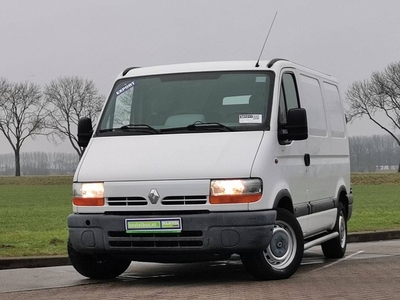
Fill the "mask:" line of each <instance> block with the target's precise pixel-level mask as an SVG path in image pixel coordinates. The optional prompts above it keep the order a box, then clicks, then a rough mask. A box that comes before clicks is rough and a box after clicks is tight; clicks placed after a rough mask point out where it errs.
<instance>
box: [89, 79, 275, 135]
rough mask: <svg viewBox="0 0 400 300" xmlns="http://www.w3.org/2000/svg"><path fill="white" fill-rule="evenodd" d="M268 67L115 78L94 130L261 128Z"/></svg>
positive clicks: (266, 112) (268, 94)
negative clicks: (265, 70)
mask: <svg viewBox="0 0 400 300" xmlns="http://www.w3.org/2000/svg"><path fill="white" fill-rule="evenodd" d="M273 78H274V74H273V73H272V72H206V73H204V72H202V73H187V74H166V75H157V76H146V77H129V78H124V79H121V80H119V81H117V82H116V84H115V86H114V88H113V90H112V92H111V94H110V99H109V100H108V103H107V105H106V108H105V110H104V112H103V115H102V117H101V120H100V124H99V126H98V130H97V135H125V134H160V133H181V132H204V131H237V130H265V129H268V128H269V116H270V107H271V99H272V92H273V91H272V90H273Z"/></svg>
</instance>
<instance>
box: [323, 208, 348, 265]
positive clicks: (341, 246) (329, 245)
mask: <svg viewBox="0 0 400 300" xmlns="http://www.w3.org/2000/svg"><path fill="white" fill-rule="evenodd" d="M333 230H334V231H337V232H338V233H339V236H338V237H336V238H334V239H333V240H330V241H327V242H325V243H323V244H321V248H322V252H323V253H324V255H325V257H326V258H342V257H343V256H344V254H345V253H346V248H347V220H346V211H345V209H344V206H343V203H341V202H340V203H339V206H338V214H337V218H336V224H335V227H334V229H333Z"/></svg>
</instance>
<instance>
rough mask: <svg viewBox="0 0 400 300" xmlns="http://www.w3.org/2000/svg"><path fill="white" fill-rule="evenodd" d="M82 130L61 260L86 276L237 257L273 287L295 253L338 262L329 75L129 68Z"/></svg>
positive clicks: (290, 270)
mask: <svg viewBox="0 0 400 300" xmlns="http://www.w3.org/2000/svg"><path fill="white" fill-rule="evenodd" d="M78 127H79V128H78V137H79V142H80V145H81V146H82V147H86V150H85V153H84V155H83V157H82V159H81V161H80V163H79V166H78V168H77V170H76V173H75V176H74V183H73V214H71V215H70V216H69V218H68V226H69V242H68V253H69V257H70V260H71V263H72V265H73V266H74V267H75V269H76V270H77V271H78V272H79V273H81V274H82V275H84V276H87V277H90V278H96V279H104V278H112V277H116V276H118V275H120V274H122V273H123V272H124V271H125V270H126V269H127V268H128V266H129V264H130V263H131V261H132V260H133V261H149V262H196V261H202V260H223V259H228V258H229V257H230V256H231V255H232V254H239V255H240V256H241V259H242V261H243V264H244V266H245V267H246V269H247V270H248V271H249V272H250V273H251V274H252V275H253V276H254V277H256V278H257V279H262V280H263V279H282V278H288V277H290V276H291V275H292V274H294V273H295V272H296V270H297V269H298V267H299V265H300V262H301V260H302V256H303V251H304V249H307V248H310V247H312V246H315V245H321V246H322V250H323V252H324V254H325V256H326V257H328V258H340V257H342V256H343V255H344V254H345V251H346V243H347V240H346V238H347V221H348V220H349V218H350V216H351V214H352V203H353V196H352V193H351V189H350V163H349V147H348V138H347V134H346V128H345V117H344V114H343V109H342V104H341V100H340V93H339V89H338V84H337V82H336V80H335V79H334V78H332V77H330V76H328V75H325V74H322V73H319V72H316V71H313V70H310V69H308V68H305V67H303V66H300V65H298V64H295V63H293V62H290V61H287V60H283V59H274V60H271V61H264V62H261V63H260V64H259V65H258V64H257V65H256V64H255V63H254V62H252V61H244V62H212V63H193V64H180V65H169V66H158V67H147V68H129V69H127V70H125V71H124V72H123V73H121V74H120V75H119V76H118V78H117V80H116V82H115V84H114V87H113V89H112V91H111V93H110V96H109V99H108V101H107V102H106V104H105V106H104V108H103V111H102V113H101V117H100V119H99V122H98V124H97V125H96V126H95V128H94V129H92V122H91V120H90V119H87V118H86V119H85V118H84V119H81V120H80V122H79V126H78Z"/></svg>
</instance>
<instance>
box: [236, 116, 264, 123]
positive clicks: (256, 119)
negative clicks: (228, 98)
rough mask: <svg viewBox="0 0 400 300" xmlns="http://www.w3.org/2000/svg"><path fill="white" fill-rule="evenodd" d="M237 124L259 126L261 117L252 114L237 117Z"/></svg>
mask: <svg viewBox="0 0 400 300" xmlns="http://www.w3.org/2000/svg"><path fill="white" fill-rule="evenodd" d="M239 123H241V124H246V123H253V124H254V123H257V124H260V123H262V115H259V114H257V115H255V114H254V115H253V114H247V115H239Z"/></svg>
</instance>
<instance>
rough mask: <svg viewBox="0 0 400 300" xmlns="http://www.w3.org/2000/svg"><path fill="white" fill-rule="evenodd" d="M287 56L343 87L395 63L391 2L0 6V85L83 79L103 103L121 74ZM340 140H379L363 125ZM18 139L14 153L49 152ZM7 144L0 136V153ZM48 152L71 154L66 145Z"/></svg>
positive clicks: (224, 0) (86, 0)
mask: <svg viewBox="0 0 400 300" xmlns="http://www.w3.org/2000/svg"><path fill="white" fill-rule="evenodd" d="M276 11H278V16H277V19H276V21H275V24H274V27H273V29H272V32H271V34H270V38H269V40H268V43H267V45H266V48H265V51H264V53H263V55H262V58H263V59H271V58H275V57H282V58H287V59H290V60H292V61H295V62H298V63H300V64H302V65H306V66H308V67H311V68H313V69H317V70H319V71H323V72H325V73H328V74H331V75H332V76H334V77H336V78H337V79H338V80H339V82H340V84H341V89H342V95H344V93H345V91H346V90H347V88H348V86H349V85H350V84H351V83H352V82H354V81H358V80H364V79H367V78H368V77H369V76H370V75H371V73H372V72H373V71H379V70H382V69H384V68H385V67H386V66H387V65H388V64H389V63H391V62H397V61H400V16H399V12H400V1H398V0H385V1H378V0H351V1H349V0H335V1H332V0H329V1H324V0H286V1H285V0H280V1H277V0H252V1H249V0H201V1H200V0H197V1H194V0H140V1H139V0H118V1H116V0H63V1H61V0H34V1H33V0H0V77H5V78H7V79H8V80H10V81H13V82H24V81H29V82H34V83H38V84H40V85H42V86H43V85H44V84H47V83H49V82H50V81H51V80H53V79H57V78H59V77H61V76H80V77H84V78H88V79H90V80H93V81H94V83H95V84H96V86H97V87H98V89H99V90H100V92H101V93H103V94H105V95H107V94H108V92H109V90H110V88H111V86H112V83H113V80H114V79H115V77H116V76H117V74H118V73H120V72H121V71H122V70H124V69H125V68H127V67H129V66H150V65H158V64H170V63H182V62H183V63H184V62H198V61H217V60H254V61H256V60H257V58H258V55H259V53H260V50H261V47H262V45H263V42H264V39H265V37H266V35H267V33H268V29H269V26H270V24H271V22H272V19H273V17H274V14H275V12H276ZM348 131H349V133H350V135H368V134H384V132H383V131H382V130H381V129H379V128H377V127H376V125H373V124H372V122H371V121H369V120H363V121H356V122H354V123H353V124H350V125H348ZM50 150H53V146H52V145H51V144H50V143H48V142H47V141H46V140H43V139H38V140H36V141H31V140H30V139H28V140H27V142H26V144H24V145H23V148H22V151H23V152H29V151H50ZM11 151H12V149H11V146H9V145H8V144H7V142H6V141H5V139H4V138H3V137H2V136H0V153H10V152H11ZM54 151H59V152H73V150H72V147H71V146H69V145H68V144H66V145H61V146H58V147H56V148H54Z"/></svg>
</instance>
